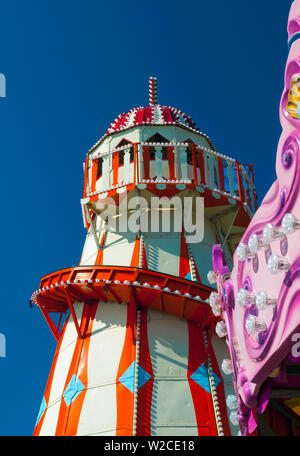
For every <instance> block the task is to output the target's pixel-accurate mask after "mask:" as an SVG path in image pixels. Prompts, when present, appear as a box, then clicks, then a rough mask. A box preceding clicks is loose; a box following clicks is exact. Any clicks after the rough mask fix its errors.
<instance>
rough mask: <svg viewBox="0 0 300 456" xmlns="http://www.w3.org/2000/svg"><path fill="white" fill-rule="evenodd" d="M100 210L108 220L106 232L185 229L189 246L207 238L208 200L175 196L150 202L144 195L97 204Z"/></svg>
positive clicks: (124, 196)
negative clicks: (205, 229) (205, 204)
mask: <svg viewBox="0 0 300 456" xmlns="http://www.w3.org/2000/svg"><path fill="white" fill-rule="evenodd" d="M97 210H100V212H101V218H102V219H103V220H105V225H104V226H102V227H101V229H102V230H105V231H112V232H116V231H118V232H121V233H124V232H131V233H135V234H138V233H148V232H150V233H172V232H173V233H181V232H182V230H184V233H185V237H186V241H187V242H188V243H198V242H201V241H202V240H203V238H204V198H203V197H191V196H187V197H183V198H180V197H178V196H173V197H172V198H168V197H165V196H164V197H161V198H160V197H155V196H151V197H149V198H148V199H147V198H146V197H141V196H132V197H131V198H128V196H127V193H123V194H122V196H121V197H120V201H119V204H116V202H115V200H114V199H113V198H105V201H103V203H101V202H99V200H98V202H97Z"/></svg>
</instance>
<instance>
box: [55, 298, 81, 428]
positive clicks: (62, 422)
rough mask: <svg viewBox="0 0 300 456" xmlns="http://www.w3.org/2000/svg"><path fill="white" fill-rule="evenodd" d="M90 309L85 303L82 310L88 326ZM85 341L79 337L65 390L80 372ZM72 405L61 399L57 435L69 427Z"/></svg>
mask: <svg viewBox="0 0 300 456" xmlns="http://www.w3.org/2000/svg"><path fill="white" fill-rule="evenodd" d="M88 309H89V305H88V304H84V306H83V311H82V325H83V326H84V327H86V326H87V324H88V314H89V310H88ZM83 342H84V341H83V339H82V338H79V337H78V338H77V341H76V344H75V348H74V352H73V357H72V360H71V364H70V367H69V371H68V375H67V378H66V381H65V385H64V389H63V392H64V391H65V390H66V388H67V386H68V384H69V383H70V380H71V378H72V376H73V375H74V374H75V375H76V374H77V372H78V366H79V363H80V359H81V352H82V348H83ZM70 406H71V404H70V405H69V406H67V404H66V402H65V400H64V398H62V399H61V403H60V408H59V414H58V419H57V425H56V431H55V435H65V432H66V429H67V423H68V417H69V412H70Z"/></svg>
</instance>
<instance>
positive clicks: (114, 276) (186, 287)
mask: <svg viewBox="0 0 300 456" xmlns="http://www.w3.org/2000/svg"><path fill="white" fill-rule="evenodd" d="M89 280H91V281H92V284H93V288H91V287H90V284H91V282H89ZM96 280H98V282H96ZM106 280H110V281H111V283H110V284H107V283H106V282H105V281H106ZM62 281H63V284H62ZM67 281H69V282H71V283H70V284H68V285H67V287H68V288H67V290H68V291H67V294H66V293H65V287H66V284H65V282H67ZM115 281H117V283H115ZM124 281H126V282H128V283H125V284H124ZM135 281H137V282H139V283H140V284H141V285H140V286H134V287H132V285H131V283H133V282H135ZM146 282H147V283H148V284H149V285H150V287H143V286H142V284H144V283H146ZM50 284H53V285H55V284H59V286H57V287H56V286H54V288H50V287H49V285H50ZM154 285H158V286H159V287H160V289H155V288H151V287H153V286H154ZM40 286H41V288H44V287H49V289H48V290H45V291H43V292H42V294H39V295H37V296H36V298H35V301H36V302H37V304H38V305H40V304H41V302H42V305H43V309H44V311H48V312H65V311H66V308H67V306H68V305H69V307H70V310H71V312H74V309H73V304H72V300H75V301H78V302H87V301H91V300H99V296H98V294H96V292H97V290H98V289H99V292H101V294H104V295H105V297H106V299H107V300H108V301H110V300H117V301H118V302H119V303H122V302H123V303H126V302H127V303H128V302H130V300H131V297H132V290H133V289H134V292H135V294H136V297H137V299H138V301H139V303H140V305H141V306H145V307H151V308H153V309H157V310H160V309H161V295H162V294H163V300H164V306H163V307H164V311H165V312H167V313H170V314H172V315H176V316H178V317H179V318H185V319H187V320H191V321H195V322H198V323H200V324H202V323H203V321H207V319H210V318H215V317H213V314H212V312H211V308H210V306H209V305H208V304H207V303H203V302H199V301H197V300H195V299H192V298H188V297H186V296H184V294H186V293H189V294H190V295H191V296H192V297H196V296H200V297H201V299H202V300H205V299H207V298H208V297H209V294H210V293H211V291H213V290H212V288H210V287H207V286H206V285H204V284H202V283H198V282H191V281H190V280H185V279H183V278H181V277H176V276H170V275H168V274H163V273H159V272H155V271H151V270H148V269H138V268H133V267H124V266H86V267H84V266H79V267H77V268H70V269H63V270H61V271H57V272H55V273H53V274H49V275H47V276H45V277H43V279H42V281H41V285H40ZM165 287H167V288H169V289H170V290H173V291H176V290H178V291H179V292H180V294H174V293H169V292H164V291H162V289H163V288H165ZM67 298H69V299H67ZM70 303H71V305H70ZM183 303H185V305H184V314H182V309H183ZM75 321H77V320H75ZM75 324H76V323H75ZM77 325H78V323H77ZM78 327H79V326H78ZM77 330H78V334H82V331H81V329H80V328H79V329H78V328H77Z"/></svg>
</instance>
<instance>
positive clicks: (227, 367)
mask: <svg viewBox="0 0 300 456" xmlns="http://www.w3.org/2000/svg"><path fill="white" fill-rule="evenodd" d="M221 367H222V371H223V372H224V374H225V375H230V374H232V373H233V365H232V361H231V359H223V361H222V366H221Z"/></svg>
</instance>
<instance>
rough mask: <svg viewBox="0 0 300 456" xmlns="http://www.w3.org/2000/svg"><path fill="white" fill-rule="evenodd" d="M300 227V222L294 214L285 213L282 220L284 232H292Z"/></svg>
mask: <svg viewBox="0 0 300 456" xmlns="http://www.w3.org/2000/svg"><path fill="white" fill-rule="evenodd" d="M299 228H300V222H299V220H297V219H296V218H295V217H294V216H293V215H292V214H285V216H284V217H283V219H282V222H281V231H282V232H283V233H284V234H289V233H292V232H293V231H295V230H297V229H299Z"/></svg>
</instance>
